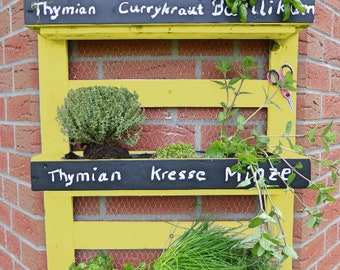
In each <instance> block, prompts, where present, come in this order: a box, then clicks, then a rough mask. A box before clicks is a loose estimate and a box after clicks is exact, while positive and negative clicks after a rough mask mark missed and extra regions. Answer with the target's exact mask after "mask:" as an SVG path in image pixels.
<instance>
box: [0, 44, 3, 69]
mask: <svg viewBox="0 0 340 270" xmlns="http://www.w3.org/2000/svg"><path fill="white" fill-rule="evenodd" d="M3 51H4V45H3V42H2V41H0V65H3V64H4V53H3Z"/></svg>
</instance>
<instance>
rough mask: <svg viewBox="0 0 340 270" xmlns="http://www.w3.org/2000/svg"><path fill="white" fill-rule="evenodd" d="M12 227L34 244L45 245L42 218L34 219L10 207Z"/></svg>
mask: <svg viewBox="0 0 340 270" xmlns="http://www.w3.org/2000/svg"><path fill="white" fill-rule="evenodd" d="M12 228H13V230H15V231H16V232H17V233H18V234H19V235H21V236H22V237H24V238H26V239H27V240H28V241H30V242H33V243H34V244H35V245H40V246H42V245H45V227H44V221H43V220H42V219H35V218H33V217H31V216H28V215H26V214H24V213H22V212H20V211H18V210H16V209H12ZM32 258H33V257H32ZM35 269H36V268H35Z"/></svg>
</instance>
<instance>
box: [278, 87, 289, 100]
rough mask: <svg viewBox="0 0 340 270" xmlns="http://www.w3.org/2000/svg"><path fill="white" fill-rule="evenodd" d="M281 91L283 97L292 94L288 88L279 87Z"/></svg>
mask: <svg viewBox="0 0 340 270" xmlns="http://www.w3.org/2000/svg"><path fill="white" fill-rule="evenodd" d="M280 91H281V95H282V96H283V97H284V98H285V99H291V97H292V94H291V93H290V91H289V90H287V89H280Z"/></svg>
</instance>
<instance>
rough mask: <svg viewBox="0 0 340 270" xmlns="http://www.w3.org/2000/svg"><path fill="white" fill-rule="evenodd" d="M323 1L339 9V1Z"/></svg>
mask: <svg viewBox="0 0 340 270" xmlns="http://www.w3.org/2000/svg"><path fill="white" fill-rule="evenodd" d="M325 3H327V4H328V5H330V6H331V7H333V8H334V9H336V10H340V2H339V1H338V0H326V1H325Z"/></svg>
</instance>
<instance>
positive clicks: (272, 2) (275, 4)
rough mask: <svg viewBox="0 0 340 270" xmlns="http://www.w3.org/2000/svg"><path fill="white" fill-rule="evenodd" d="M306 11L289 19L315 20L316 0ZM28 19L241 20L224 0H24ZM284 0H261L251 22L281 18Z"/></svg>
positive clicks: (81, 21) (127, 21)
mask: <svg viewBox="0 0 340 270" xmlns="http://www.w3.org/2000/svg"><path fill="white" fill-rule="evenodd" d="M303 3H304V5H305V6H306V9H307V12H306V13H304V14H302V13H299V12H298V11H297V10H295V9H292V11H291V17H290V19H289V22H306V23H311V22H313V18H314V11H315V0H303ZM24 8H25V23H26V24H28V25H35V24H155V23H238V22H240V18H239V16H238V15H237V16H235V15H234V14H232V12H231V11H230V10H229V9H228V8H227V7H226V5H225V0H53V1H47V0H25V1H24ZM282 13H283V0H258V2H257V4H256V5H255V6H254V7H253V8H251V9H250V10H249V11H248V22H250V23H252V22H255V23H268V22H281V21H282Z"/></svg>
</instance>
